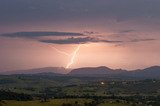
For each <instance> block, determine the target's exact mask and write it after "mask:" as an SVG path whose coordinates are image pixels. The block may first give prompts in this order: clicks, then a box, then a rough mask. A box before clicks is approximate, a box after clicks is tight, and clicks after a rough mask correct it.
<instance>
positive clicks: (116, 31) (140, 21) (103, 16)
mask: <svg viewBox="0 0 160 106" xmlns="http://www.w3.org/2000/svg"><path fill="white" fill-rule="evenodd" d="M159 5H160V0H0V71H10V70H21V69H31V68H40V67H65V68H79V67H97V66H107V67H110V68H113V69H117V68H122V69H128V70H134V69H139V68H146V67H150V66H154V65H160V41H159V39H160V30H159V29H160V12H159V11H160V7H159Z"/></svg>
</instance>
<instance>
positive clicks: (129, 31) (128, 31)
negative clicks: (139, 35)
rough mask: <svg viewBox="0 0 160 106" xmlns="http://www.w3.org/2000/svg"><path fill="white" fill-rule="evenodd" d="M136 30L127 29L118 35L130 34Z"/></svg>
mask: <svg viewBox="0 0 160 106" xmlns="http://www.w3.org/2000/svg"><path fill="white" fill-rule="evenodd" d="M135 31H136V30H132V29H128V30H122V31H120V32H119V33H131V32H135Z"/></svg>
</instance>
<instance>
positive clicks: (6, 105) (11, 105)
mask: <svg viewBox="0 0 160 106" xmlns="http://www.w3.org/2000/svg"><path fill="white" fill-rule="evenodd" d="M76 101H77V102H78V104H77V105H74V104H75V102H76ZM91 101H92V100H90V99H54V100H50V101H49V102H41V101H38V100H35V101H3V103H1V105H0V106H62V103H70V104H73V105H72V106H85V105H84V103H85V102H86V103H89V102H91ZM99 106H131V105H129V104H126V103H116V102H114V101H112V102H111V101H105V102H104V103H102V104H100V105H99Z"/></svg>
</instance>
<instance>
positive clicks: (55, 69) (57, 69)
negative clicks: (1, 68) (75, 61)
mask: <svg viewBox="0 0 160 106" xmlns="http://www.w3.org/2000/svg"><path fill="white" fill-rule="evenodd" d="M68 71H69V70H67V69H65V68H63V67H45V68H36V69H28V70H17V71H6V72H1V73H0V74H6V75H9V74H49V73H50V74H51V73H52V74H53V73H55V74H56V73H57V74H64V73H67V72H68Z"/></svg>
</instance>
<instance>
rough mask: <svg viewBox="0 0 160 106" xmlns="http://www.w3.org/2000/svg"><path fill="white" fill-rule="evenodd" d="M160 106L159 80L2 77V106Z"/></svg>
mask: <svg viewBox="0 0 160 106" xmlns="http://www.w3.org/2000/svg"><path fill="white" fill-rule="evenodd" d="M149 105H150V106H160V80H158V79H132V78H130V79H128V78H127V79H121V78H106V77H80V76H79V77H76V76H52V75H9V76H0V106H149Z"/></svg>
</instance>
